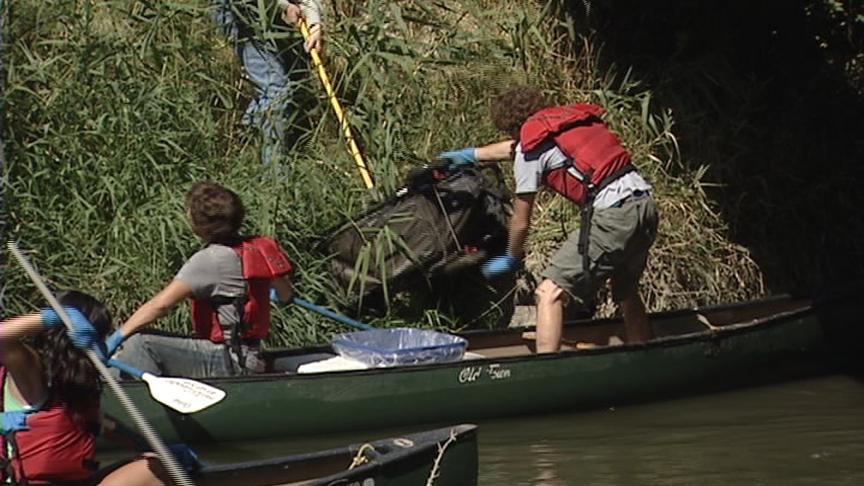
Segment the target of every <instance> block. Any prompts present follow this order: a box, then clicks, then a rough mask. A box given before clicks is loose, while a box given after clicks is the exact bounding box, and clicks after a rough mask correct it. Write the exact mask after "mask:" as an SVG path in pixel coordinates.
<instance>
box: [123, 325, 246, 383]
mask: <svg viewBox="0 0 864 486" xmlns="http://www.w3.org/2000/svg"><path fill="white" fill-rule="evenodd" d="M115 358H116V359H117V360H118V361H122V362H124V363H126V364H129V365H132V366H134V367H136V368H138V369H141V370H143V371H147V372H150V373H154V374H160V375H166V376H183V377H187V378H204V377H208V376H228V375H231V374H232V373H231V370H230V369H229V368H228V363H226V355H225V348H224V346H223V345H221V344H215V343H212V342H210V341H209V340H207V339H197V338H191V337H181V336H164V335H158V334H135V335H133V336H131V337H130V338H129V339H127V340H126V342H124V343H123V346H122V347H121V348H120V350H119V351H117V353H116V354H115Z"/></svg>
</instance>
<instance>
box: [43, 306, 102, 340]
mask: <svg viewBox="0 0 864 486" xmlns="http://www.w3.org/2000/svg"><path fill="white" fill-rule="evenodd" d="M63 310H65V311H66V314H67V315H68V316H69V320H70V321H72V330H71V331H68V335H69V339H70V340H71V341H72V344H74V345H75V346H77V347H79V348H81V349H90V348H92V347H93V345H94V344H96V341H97V340H98V339H99V335H98V334H97V333H96V329H95V328H94V327H93V324H91V323H90V321H89V320H88V319H87V317H86V316H85V315H84V314H82V313H81V311H79V310H78V309H76V308H75V307H71V306H64V307H63ZM42 325H43V326H45V328H47V329H51V328H54V327H57V326H58V325H59V326H62V325H63V321H62V320H61V319H60V316H59V315H58V314H57V313H56V312H54V309H50V308H46V309H42Z"/></svg>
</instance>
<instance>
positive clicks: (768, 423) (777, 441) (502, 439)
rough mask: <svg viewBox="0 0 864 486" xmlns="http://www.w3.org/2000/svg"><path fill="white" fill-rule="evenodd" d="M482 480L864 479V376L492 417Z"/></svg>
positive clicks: (222, 458)
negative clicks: (568, 411) (609, 406)
mask: <svg viewBox="0 0 864 486" xmlns="http://www.w3.org/2000/svg"><path fill="white" fill-rule="evenodd" d="M286 413H303V411H302V410H296V411H286ZM419 428H422V427H417V428H414V429H400V430H399V431H380V432H372V433H364V434H353V435H346V436H328V437H319V438H314V439H311V440H303V441H298V440H291V441H268V442H266V443H257V444H252V443H242V444H231V445H222V446H220V447H218V448H200V449H199V452H200V454H201V456H202V458H203V459H204V460H205V461H211V462H231V461H236V460H246V459H252V458H255V457H263V456H265V455H273V456H276V455H282V454H290V453H299V452H309V451H312V450H317V449H323V448H329V447H336V446H339V445H344V444H347V443H349V442H359V441H365V440H369V439H373V438H379V437H387V436H391V435H394V434H397V433H399V432H406V431H410V430H416V429H419ZM262 451H266V452H265V453H264V454H262ZM479 479H480V481H479V482H480V484H481V485H483V486H493V485H502V484H506V485H507V486H521V485H525V486H529V485H530V486H534V485H543V486H564V485H598V486H606V485H610V486H611V485H664V486H666V485H699V486H710V485H728V484H747V485H751V484H752V485H775V484H776V485H805V484H807V485H810V484H812V485H850V486H851V485H864V380H859V379H855V378H852V377H848V376H842V375H834V376H826V377H820V378H815V379H808V380H801V381H794V382H787V383H783V384H778V385H771V386H763V387H758V388H749V389H744V390H737V391H732V392H725V393H717V394H711V395H704V396H699V397H693V398H686V399H678V400H672V401H666V402H656V403H650V404H643V405H638V406H629V407H621V408H616V409H610V410H601V411H596V412H591V413H580V414H556V415H547V416H542V417H528V418H526V417H523V418H518V419H512V420H498V421H487V422H482V423H480V477H479Z"/></svg>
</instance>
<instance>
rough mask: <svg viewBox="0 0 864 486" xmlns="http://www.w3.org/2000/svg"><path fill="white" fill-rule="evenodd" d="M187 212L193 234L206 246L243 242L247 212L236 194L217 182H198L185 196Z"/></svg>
mask: <svg viewBox="0 0 864 486" xmlns="http://www.w3.org/2000/svg"><path fill="white" fill-rule="evenodd" d="M186 209H187V211H188V215H189V224H190V225H191V226H192V231H193V232H194V233H195V234H196V235H198V236H199V237H200V238H201V239H203V240H204V241H205V242H207V243H222V244H233V243H234V242H235V241H237V240H238V239H239V238H240V227H241V226H242V225H243V218H245V217H246V208H245V207H243V201H241V200H240V196H238V195H237V193H235V192H234V191H232V190H230V189H227V188H225V187H222V186H220V185H219V184H216V183H215V182H210V181H201V182H196V183H195V184H193V185H192V188H191V189H189V192H188V193H186Z"/></svg>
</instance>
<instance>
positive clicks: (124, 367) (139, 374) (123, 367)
mask: <svg viewBox="0 0 864 486" xmlns="http://www.w3.org/2000/svg"><path fill="white" fill-rule="evenodd" d="M108 366H112V367H114V368H117V369H118V370H120V371H124V372H126V373H128V374H130V375H132V376H134V377H135V378H144V372H143V371H141V370H139V369H138V368H136V367H134V366H132V365H128V364H126V363H124V362H122V361H117V360H116V359H109V360H108Z"/></svg>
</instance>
